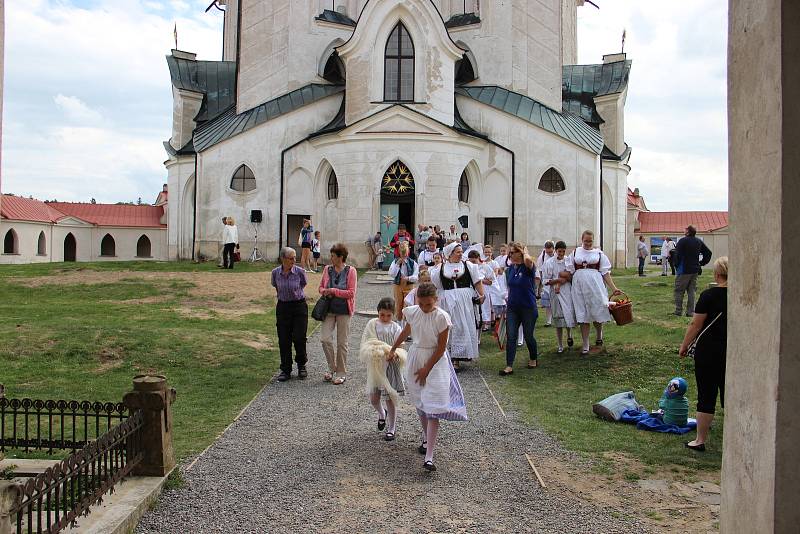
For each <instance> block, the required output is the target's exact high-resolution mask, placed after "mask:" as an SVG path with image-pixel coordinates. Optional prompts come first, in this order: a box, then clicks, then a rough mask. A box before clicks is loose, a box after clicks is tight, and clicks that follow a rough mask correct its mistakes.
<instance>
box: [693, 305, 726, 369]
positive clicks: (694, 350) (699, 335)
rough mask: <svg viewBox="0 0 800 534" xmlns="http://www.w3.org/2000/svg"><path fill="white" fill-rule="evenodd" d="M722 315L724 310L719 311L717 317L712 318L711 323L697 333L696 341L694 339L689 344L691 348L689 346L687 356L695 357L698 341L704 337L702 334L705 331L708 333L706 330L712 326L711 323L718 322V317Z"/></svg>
mask: <svg viewBox="0 0 800 534" xmlns="http://www.w3.org/2000/svg"><path fill="white" fill-rule="evenodd" d="M720 317H722V312H719V313H718V314H717V316H716V317H714V319H713V320H712V321H711V322H710V323H708V326H706V327H705V328H703V331H702V332H700V333H699V334H697V337H696V338H694V341H692V342H691V343H690V344H689V348H688V350H687V351H686V355H687V356H689V357H690V358H694V353H695V352H696V351H697V342H698V341H700V337H702V335H703V334H705V333H706V331H707V330H708V329H709V328H711V325H713V324H714V323H716V322H717V319H719V318H720Z"/></svg>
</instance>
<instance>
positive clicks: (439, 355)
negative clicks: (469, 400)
mask: <svg viewBox="0 0 800 534" xmlns="http://www.w3.org/2000/svg"><path fill="white" fill-rule="evenodd" d="M436 293H437V290H436V287H435V286H434V285H433V284H420V286H419V288H418V289H417V300H418V301H419V305H418V306H409V307H408V308H406V309H405V316H406V326H405V327H404V328H403V331H402V332H400V335H399V336H398V338H397V339H396V340H395V342H394V344H393V345H392V348H391V350H390V351H389V355H388V356H387V358H393V357H394V355H395V353H396V351H397V350H398V349H399V347H400V345H402V344H403V342H404V341H405V340H406V338H408V336H409V335H413V336H414V343H413V344H412V345H411V349H410V350H409V351H408V364H407V365H406V383H407V389H408V396H409V398H410V399H411V401H412V402H413V403H414V406H415V407H416V409H417V414H418V415H419V421H420V424H421V425H422V445H420V446H419V448H418V449H417V450H418V451H419V453H420V454H424V455H425V463H424V464H423V467H424V468H425V469H426V470H428V471H435V470H436V466H435V465H434V464H433V453H434V449H435V447H436V438H437V437H438V435H439V421H440V420H442V419H445V420H449V421H466V420H467V406H466V403H465V401H464V394H463V392H462V391H461V384H459V383H458V378H456V374H455V369H454V368H453V365H452V363H451V362H450V358H449V357H448V354H447V339H448V334H451V332H450V330H451V328H452V326H453V323H452V321H451V320H450V316H449V315H448V314H447V312H445V311H444V310H442V309H441V308H439V307H438V306H437V296H436ZM449 337H452V336H449Z"/></svg>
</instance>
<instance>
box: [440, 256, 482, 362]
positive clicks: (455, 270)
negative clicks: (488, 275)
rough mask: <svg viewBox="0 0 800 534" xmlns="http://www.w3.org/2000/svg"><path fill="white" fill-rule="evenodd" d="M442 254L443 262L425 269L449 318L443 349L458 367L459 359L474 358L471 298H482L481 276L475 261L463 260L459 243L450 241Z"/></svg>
mask: <svg viewBox="0 0 800 534" xmlns="http://www.w3.org/2000/svg"><path fill="white" fill-rule="evenodd" d="M443 255H444V258H445V261H444V263H443V264H442V265H440V266H437V267H434V268H432V269H429V272H430V274H431V282H433V285H434V286H436V289H437V290H438V291H439V300H440V303H439V305H440V306H441V307H442V309H443V310H444V311H446V312H447V313H448V314H449V315H450V318H451V320H452V321H453V327H452V329H451V332H450V340H449V341H448V345H447V350H448V353H449V354H450V358H452V359H453V362H454V365H455V368H456V369H458V367H459V362H461V361H464V360H475V359H477V358H478V324H477V322H476V317H475V301H473V299H477V300H478V303H480V304H482V303H483V301H484V293H483V284H482V283H481V279H482V276H481V274H480V272H479V270H478V266H477V265H474V264H472V263H469V262H467V261H464V260H463V256H464V253H463V249H462V248H461V245H460V244H458V243H450V244H449V245H447V246H446V247H444V253H443ZM476 291H477V295H476Z"/></svg>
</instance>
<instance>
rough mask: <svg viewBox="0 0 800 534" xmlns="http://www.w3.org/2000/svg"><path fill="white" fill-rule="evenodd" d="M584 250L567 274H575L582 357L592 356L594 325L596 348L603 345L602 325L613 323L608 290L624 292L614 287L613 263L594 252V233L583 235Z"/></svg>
mask: <svg viewBox="0 0 800 534" xmlns="http://www.w3.org/2000/svg"><path fill="white" fill-rule="evenodd" d="M581 242H582V243H583V246H582V247H578V248H577V249H576V250H575V252H573V253H572V265H570V266H568V267H567V270H568V271H569V272H570V273H572V303H573V305H574V307H575V320H576V321H577V322H578V324H580V325H581V337H582V338H583V348H582V350H581V354H584V355H585V354H589V329H590V326H591V325H590V323H594V328H595V331H596V333H597V339H596V341H595V344H596V345H597V346H600V345H602V344H603V323H607V322H609V321H610V320H611V313H610V312H609V311H608V290H607V289H606V286H608V288H609V289H611V290H612V291H613V293H612V294H613V295H620V294H622V291H620V290H619V289H617V286H616V285H614V280H613V279H612V278H611V261H610V260H609V259H608V256H606V255H605V254H604V253H603V251H602V250H600V249H599V248H594V247H593V245H594V233H593V232H590V231H589V230H586V231H585V232H583V235H581Z"/></svg>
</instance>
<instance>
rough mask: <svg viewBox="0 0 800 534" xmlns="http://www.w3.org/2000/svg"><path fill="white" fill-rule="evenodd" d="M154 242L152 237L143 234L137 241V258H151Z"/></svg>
mask: <svg viewBox="0 0 800 534" xmlns="http://www.w3.org/2000/svg"><path fill="white" fill-rule="evenodd" d="M152 252H153V251H152V244H151V243H150V238H149V237H147V236H146V235H142V236H141V237H140V238H139V240H138V241H137V242H136V257H137V258H150V257H152V256H153V253H152Z"/></svg>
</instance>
